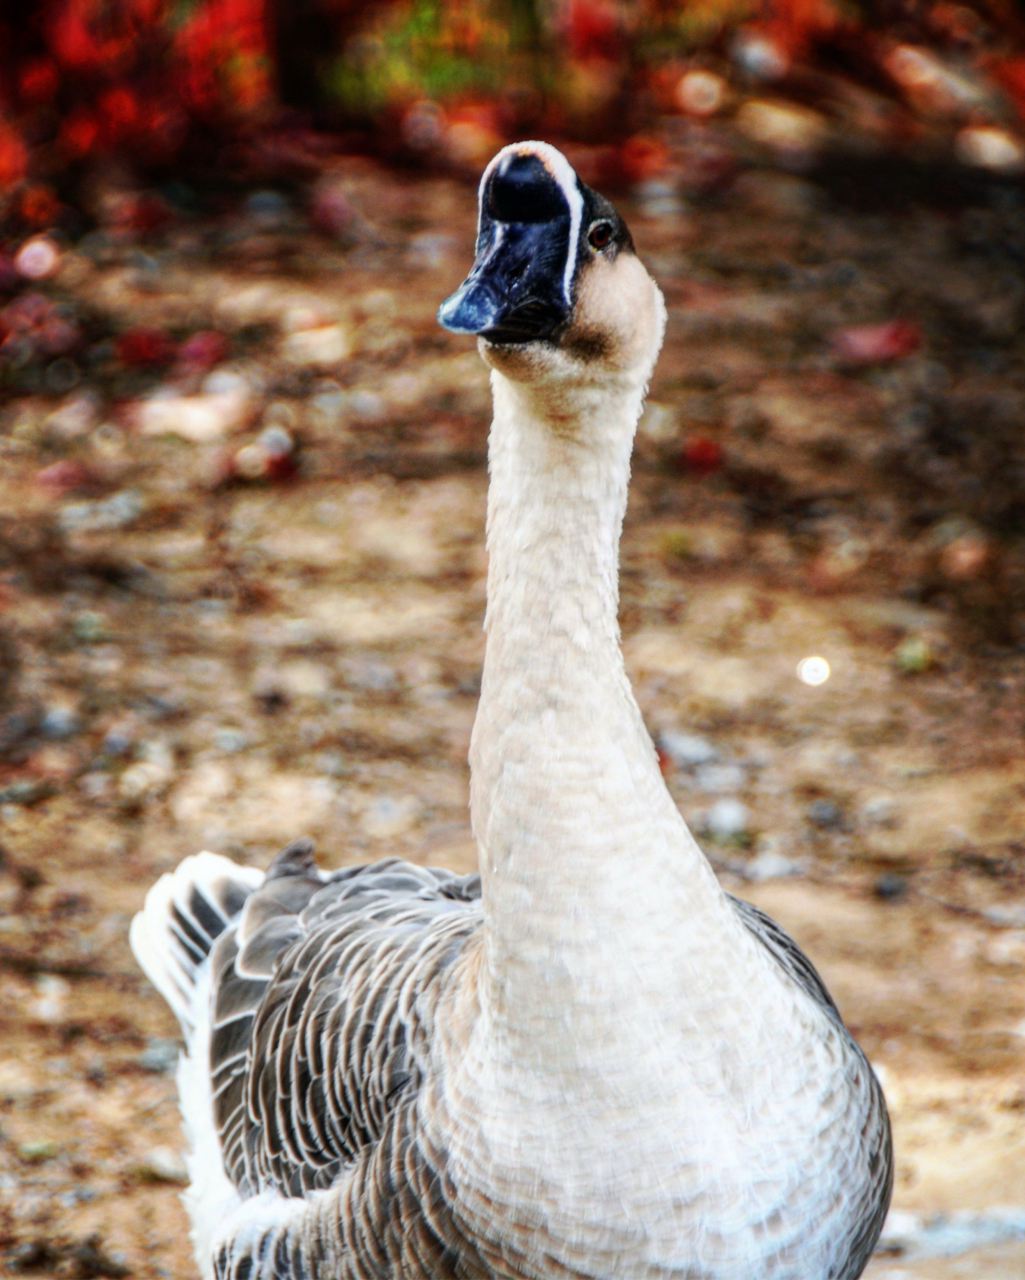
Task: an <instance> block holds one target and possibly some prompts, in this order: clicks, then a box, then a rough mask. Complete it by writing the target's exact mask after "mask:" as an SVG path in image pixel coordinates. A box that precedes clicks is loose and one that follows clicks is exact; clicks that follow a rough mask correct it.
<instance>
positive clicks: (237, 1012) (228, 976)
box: [210, 844, 481, 1196]
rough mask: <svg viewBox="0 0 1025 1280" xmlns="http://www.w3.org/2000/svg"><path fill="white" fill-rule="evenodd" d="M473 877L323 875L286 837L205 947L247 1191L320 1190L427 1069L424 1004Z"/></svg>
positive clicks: (396, 869)
mask: <svg viewBox="0 0 1025 1280" xmlns="http://www.w3.org/2000/svg"><path fill="white" fill-rule="evenodd" d="M479 895H480V885H479V879H478V878H477V877H476V876H471V877H459V876H455V875H454V874H453V873H451V872H448V871H444V870H440V869H426V868H422V867H417V866H413V865H411V864H409V863H404V862H401V861H400V860H398V859H395V858H392V859H388V860H386V861H383V862H379V863H375V864H373V865H371V866H365V867H350V868H345V869H343V870H342V871H339V872H336V873H335V874H333V875H330V876H326V877H323V876H321V875H320V874H319V873H318V872H317V871H316V870H315V868H314V866H313V861H312V846H309V845H308V844H303V845H301V846H300V845H298V844H297V845H295V846H290V847H289V849H287V850H285V851H284V852H283V853H282V854H281V855H279V858H278V859H276V860H275V863H274V864H273V865H272V867H271V868H270V870H269V871H268V873H267V880H266V882H265V884H264V886H263V887H262V888H261V889H259V890H258V891H257V892H255V893H253V894H252V895H251V896H250V898H249V899H248V900H247V902H246V906H245V909H244V911H243V914H242V917H241V920H240V922H239V926H238V929H237V930H236V931H233V932H229V933H225V934H223V935H222V936H221V938H220V939H219V940H218V942H217V945H216V947H215V949H214V954H213V957H212V960H213V966H212V967H213V1001H214V1018H213V1024H214V1025H213V1035H212V1039H211V1060H210V1067H211V1072H212V1076H213V1085H214V1109H215V1121H216V1124H217V1127H218V1129H219V1132H220V1137H221V1145H222V1150H223V1153H224V1162H225V1168H226V1171H227V1173H228V1176H229V1178H230V1179H231V1181H232V1182H233V1183H234V1184H235V1185H236V1186H237V1187H238V1188H239V1190H240V1191H241V1192H242V1194H243V1195H247V1194H253V1193H257V1192H261V1191H265V1190H276V1191H279V1192H281V1193H282V1194H283V1195H285V1196H303V1195H306V1194H307V1193H309V1192H311V1191H316V1190H321V1189H325V1188H327V1187H329V1186H331V1184H332V1183H334V1182H335V1181H336V1179H337V1178H338V1176H339V1174H340V1173H341V1172H342V1170H343V1169H344V1168H345V1166H347V1165H350V1164H351V1163H352V1162H353V1161H354V1160H355V1159H356V1158H357V1157H358V1156H359V1155H360V1154H361V1153H363V1152H365V1151H366V1150H367V1149H368V1148H369V1147H371V1146H373V1145H374V1144H375V1143H377V1142H378V1141H379V1140H380V1139H381V1137H382V1135H383V1134H384V1133H385V1130H386V1128H387V1126H388V1121H389V1117H390V1116H391V1114H392V1113H393V1112H394V1111H395V1110H396V1108H398V1107H399V1105H400V1103H401V1101H402V1099H403V1098H404V1097H407V1096H409V1095H410V1094H412V1093H415V1091H416V1089H417V1088H418V1086H419V1084H420V1080H421V1063H422V1062H423V1060H424V1056H425V1055H424V1048H425V1039H424V1037H425V1033H424V1030H423V1025H422V1024H423V1016H424V1013H425V1010H426V1009H428V1008H429V1006H430V1004H431V1001H432V995H433V992H434V990H435V988H436V986H437V983H438V981H439V979H440V978H441V977H442V976H443V974H444V973H445V971H446V970H447V969H448V967H449V965H451V963H452V962H453V960H454V959H455V958H456V957H457V956H458V955H459V954H460V952H461V951H462V949H463V947H464V946H465V944H466V941H467V939H468V938H469V937H470V936H471V935H472V934H474V933H475V932H476V931H477V930H478V929H479V928H480V922H481V912H480V902H479Z"/></svg>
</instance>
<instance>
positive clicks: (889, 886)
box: [872, 871, 908, 902]
mask: <svg viewBox="0 0 1025 1280" xmlns="http://www.w3.org/2000/svg"><path fill="white" fill-rule="evenodd" d="M907 889H908V881H907V877H906V876H901V875H898V874H897V873H896V872H895V871H884V872H883V874H882V875H881V876H877V877H876V882H875V884H874V885H873V886H872V891H873V892H874V893H875V896H876V897H877V898H881V899H882V900H883V902H895V901H896V900H897V899H898V898H903V897H904V895H905V893H907Z"/></svg>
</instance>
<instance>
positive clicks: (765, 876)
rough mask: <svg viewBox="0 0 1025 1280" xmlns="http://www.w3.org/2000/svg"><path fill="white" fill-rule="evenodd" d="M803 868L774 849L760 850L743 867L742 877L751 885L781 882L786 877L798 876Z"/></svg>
mask: <svg viewBox="0 0 1025 1280" xmlns="http://www.w3.org/2000/svg"><path fill="white" fill-rule="evenodd" d="M803 870H804V868H803V867H802V866H801V864H800V863H798V862H795V861H794V860H793V859H792V858H787V857H784V855H783V854H782V853H780V852H778V850H776V849H762V850H761V851H760V852H758V853H756V854H755V856H754V857H753V858H752V859H751V861H750V862H748V863H747V864H746V865H745V866H744V877H745V879H747V880H750V881H751V882H752V883H753V884H762V883H763V882H764V881H766V880H781V879H783V878H785V877H787V876H799V875H801V874H802V872H803Z"/></svg>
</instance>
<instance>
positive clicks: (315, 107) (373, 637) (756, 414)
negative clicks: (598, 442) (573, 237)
mask: <svg viewBox="0 0 1025 1280" xmlns="http://www.w3.org/2000/svg"><path fill="white" fill-rule="evenodd" d="M1023 110H1025V15H1023V14H1022V12H1021V11H1020V8H1019V6H1017V5H1016V4H1012V3H1010V0H977V2H975V3H972V4H958V3H951V2H949V0H863V2H862V3H855V2H854V0H845V2H844V3H839V2H837V3H833V2H831V0H765V3H759V2H758V0H750V2H748V0H693V2H692V3H681V2H680V0H648V2H647V3H632V2H627V0H624V2H623V3H612V2H611V0H608V2H606V0H596V2H595V3H585V2H583V0H494V3H485V2H484V0H412V2H410V3H406V2H403V0H383V2H382V3H377V4H366V3H361V2H360V0H293V2H288V0H50V2H49V3H28V2H27V0H19V2H18V3H15V2H14V0H3V2H0V1258H2V1262H0V1270H5V1272H6V1273H10V1274H14V1275H20V1274H42V1275H55V1276H67V1277H93V1276H111V1277H121V1276H129V1275H131V1276H140V1277H173V1278H174V1280H185V1277H187V1276H191V1275H193V1274H194V1271H193V1265H192V1263H191V1261H190V1259H189V1256H188V1249H187V1244H186V1237H185V1231H186V1227H185V1219H184V1215H183V1212H182V1210H181V1208H180V1206H179V1204H178V1200H177V1195H178V1192H179V1190H180V1187H181V1183H182V1179H183V1177H184V1168H183V1164H182V1159H181V1154H180V1151H181V1146H182V1139H181V1136H180V1132H179V1129H178V1122H177V1116H176V1109H175V1102H174V1094H175V1090H174V1079H173V1069H174V1062H175V1059H176V1056H177V1051H178V1044H179V1042H178V1039H177V1028H176V1026H175V1024H174V1022H173V1020H172V1018H171V1016H170V1014H169V1013H168V1012H167V1010H166V1009H165V1007H164V1006H163V1003H162V1002H161V1001H160V999H159V997H157V996H156V994H155V993H154V992H153V991H151V990H150V989H149V987H148V986H147V984H146V983H145V981H144V980H143V979H142V977H141V975H140V974H139V973H138V971H137V969H136V968H135V966H134V963H133V961H132V959H131V956H130V954H129V951H128V947H127V941H126V937H127V927H128V922H129V919H130V917H131V914H132V912H133V911H134V910H135V909H136V908H137V907H138V905H139V903H140V902H141V899H142V896H143V894H144V892H145V890H146V888H147V887H148V886H149V884H150V883H151V882H152V881H153V879H154V878H155V877H156V876H157V875H159V874H160V873H161V872H163V871H165V870H167V869H169V868H170V867H172V866H174V865H175V863H176V862H177V861H178V860H179V859H180V858H181V857H183V856H185V855H186V854H188V853H191V852H193V851H195V850H196V849H198V848H200V847H206V848H211V849H215V850H217V851H219V852H223V853H227V854H229V855H230V856H233V857H236V858H238V859H240V860H248V861H253V862H256V863H258V864H261V865H262V864H265V863H266V861H267V860H268V859H269V858H270V857H271V855H272V854H273V852H274V850H275V849H276V848H277V847H278V846H279V845H280V844H282V843H284V842H285V841H286V840H288V839H290V838H292V837H294V836H296V835H298V834H300V833H303V832H308V833H310V834H312V835H314V836H315V837H316V838H317V839H318V841H319V845H320V851H321V858H322V861H323V863H324V865H327V866H335V865H339V864H341V863H343V862H347V861H363V860H368V859H372V858H377V857H383V856H386V855H389V854H392V853H398V854H400V855H402V856H404V857H409V858H412V859H414V860H418V861H428V860H429V861H435V862H442V863H447V864H448V865H451V866H455V867H457V868H460V869H469V868H470V867H471V866H472V865H473V864H474V861H475V856H476V855H475V851H474V848H473V843H472V839H471V836H470V832H469V827H468V823H467V815H466V802H467V768H466V751H467V746H468V741H469V733H470V727H471V725H472V721H473V715H474V711H475V707H476V698H477V692H478V688H479V674H480V665H481V657H482V636H481V620H482V616H483V606H484V574H485V568H486V564H485V558H484V552H483V545H482V544H483V519H484V502H485V490H486V437H487V426H488V419H489V395H488V387H487V379H486V376H485V371H484V368H483V366H482V364H481V363H480V361H479V359H478V357H477V354H476V351H475V348H474V344H473V342H472V340H470V339H468V338H462V337H458V336H455V335H452V334H448V333H445V332H444V331H442V330H440V329H439V328H438V327H437V325H436V324H435V321H434V312H435V309H436V307H437V304H438V302H439V301H440V300H441V299H442V298H443V297H444V296H445V295H446V294H447V293H448V292H449V291H450V290H451V289H452V288H453V287H454V286H455V285H456V284H457V283H458V281H459V280H460V279H461V278H462V276H463V275H464V274H465V271H466V269H467V267H468V265H469V263H470V261H471V260H472V253H473V238H474V219H475V207H474V205H475V184H476V181H477V178H478V177H479V174H480V171H481V169H482V168H483V166H484V164H485V163H486V162H487V160H488V159H489V158H490V156H491V155H492V154H493V153H494V151H495V150H497V148H498V147H499V146H501V145H502V144H503V143H504V142H506V141H510V140H514V139H516V138H518V137H531V136H533V137H543V138H546V139H548V140H550V141H553V142H555V143H557V144H558V145H560V146H562V147H563V148H564V149H565V151H566V153H567V154H568V155H569V157H570V158H571V160H572V162H573V163H574V165H575V166H576V167H577V169H578V171H579V172H580V174H581V175H582V176H583V177H584V178H585V180H586V181H588V182H590V183H592V184H593V185H595V186H597V187H599V188H600V189H601V190H603V191H605V192H607V193H608V194H609V195H610V196H612V197H613V198H614V199H615V200H616V201H617V203H618V205H619V207H620V208H621V210H622V211H623V213H624V215H625V216H626V218H627V220H628V222H629V223H630V226H631V229H632V231H633V234H634V239H635V241H636V243H637V246H638V250H639V252H640V253H641V255H642V256H643V257H644V259H645V261H646V262H647V263H648V265H649V267H650V268H651V270H652V271H653V273H654V274H655V275H656V277H657V278H658V280H659V283H660V285H661V287H662V289H663V292H664V293H665V296H666V300H667V304H668V309H669V327H668V332H667V338H666V345H665V349H664V352H663V355H662V358H661V361H660V363H659V366H658V369H657V371H656V374H655V378H654V381H653V384H652V388H651V398H650V401H649V404H648V406H647V409H646V411H645V413H644V417H643V419H642V422H641V425H640V430H639V434H638V443H637V449H636V453H635V461H634V476H633V481H632V487H631V497H630V509H629V512H628V515H627V522H626V528H625V531H624V542H623V584H622V608H621V623H622V629H623V637H624V647H625V652H626V658H627V664H628V668H629V671H630V675H631V679H632V680H633V683H634V687H635V689H636V690H637V694H638V699H639V701H640V704H641V707H642V710H643V712H644V715H645V717H646V719H647V722H648V724H649V726H650V728H651V731H652V734H653V736H654V738H655V741H656V743H657V745H658V749H659V753H660V759H661V762H662V767H663V769H664V772H665V776H666V780H667V783H668V785H669V787H670V790H671V791H672V793H673V795H674V797H675V798H676V800H677V802H678V803H679V805H680V807H681V810H682V811H683V813H684V815H685V816H686V818H687V819H688V821H689V822H690V823H691V825H692V826H693V828H694V829H695V830H696V831H697V832H698V834H699V836H700V838H701V840H702V843H703V845H704V847H705V849H706V850H707V852H708V854H709V856H710V858H711V859H712V861H713V864H714V865H715V867H716V869H717V871H718V872H719V874H720V876H721V877H722V879H723V882H724V883H725V884H726V885H727V887H728V888H730V889H731V891H734V892H738V893H741V894H742V895H744V896H746V897H749V898H751V899H753V900H755V901H757V902H758V903H759V904H760V905H762V906H763V907H765V908H766V909H767V910H769V911H771V912H772V914H774V915H775V916H776V917H777V918H778V919H779V920H780V921H781V922H782V923H783V924H784V925H785V926H786V927H787V928H788V929H790V930H791V931H792V932H793V933H794V934H795V935H796V937H797V938H798V940H799V941H800V942H801V944H802V945H803V946H805V947H806V949H807V950H808V951H809V952H810V953H811V955H812V957H813V958H814V960H815V962H816V964H818V965H819V966H820V968H821V969H822V971H823V973H824V976H825V977H826V979H827V981H828V982H829V984H830V986H831V988H832V989H833V991H834V993H835V994H836V996H837V998H838V1001H839V1004H840V1006H841V1009H842V1011H843V1013H844V1016H845V1018H846V1019H847V1021H848V1023H849V1025H851V1027H852V1028H853V1030H854V1031H855V1033H856V1034H857V1035H858V1037H859V1039H860V1040H861V1042H862V1044H863V1045H864V1046H865V1047H866V1050H867V1051H868V1053H869V1055H870V1057H871V1058H872V1061H873V1063H874V1064H875V1065H876V1067H877V1070H878V1071H879V1074H880V1076H881V1078H882V1080H883V1082H884V1086H885V1089H886V1093H887V1097H888V1100H889V1103H890V1107H891V1110H892V1114H893V1117H894V1122H895V1130H896V1137H897V1143H898V1164H897V1183H896V1192H895V1205H896V1206H897V1208H896V1211H895V1212H894V1214H893V1215H892V1216H891V1219H890V1222H889V1225H888V1227H887V1231H886V1234H885V1236H884V1243H883V1248H882V1250H881V1252H880V1254H879V1256H878V1257H877V1258H876V1259H875V1260H874V1261H873V1263H872V1264H871V1267H870V1272H869V1274H870V1275H871V1276H872V1277H873V1280H918V1278H923V1280H924V1278H925V1277H928V1278H929V1280H953V1278H954V1277H960V1276H969V1275H970V1276H972V1277H976V1278H981V1280H1010V1277H1012V1276H1013V1277H1017V1278H1018V1280H1020V1277H1021V1275H1022V1274H1025V1074H1023V1065H1025V833H1023V816H1025V758H1023V752H1022V738H1023V732H1025V432H1023V427H1025V338H1023V331H1022V320H1023V317H1025V204H1023V200H1022V182H1023V178H1025V121H1023V118H1022V112H1023Z"/></svg>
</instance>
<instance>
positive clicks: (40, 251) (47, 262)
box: [14, 236, 61, 280]
mask: <svg viewBox="0 0 1025 1280" xmlns="http://www.w3.org/2000/svg"><path fill="white" fill-rule="evenodd" d="M60 261H61V252H60V249H59V248H58V247H57V245H56V243H55V242H54V241H53V240H51V239H50V237H49V236H33V237H32V238H31V239H30V240H26V241H25V243H24V244H23V245H22V246H21V248H20V249H19V250H18V252H17V253H16V254H15V255H14V269H15V271H17V273H18V275H20V276H24V277H25V279H26V280H45V279H46V278H47V277H48V276H52V275H53V274H54V272H55V271H56V270H57V268H58V267H59V266H60Z"/></svg>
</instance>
